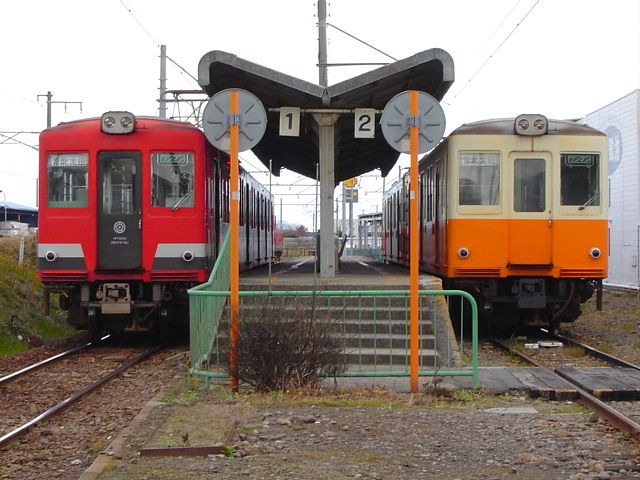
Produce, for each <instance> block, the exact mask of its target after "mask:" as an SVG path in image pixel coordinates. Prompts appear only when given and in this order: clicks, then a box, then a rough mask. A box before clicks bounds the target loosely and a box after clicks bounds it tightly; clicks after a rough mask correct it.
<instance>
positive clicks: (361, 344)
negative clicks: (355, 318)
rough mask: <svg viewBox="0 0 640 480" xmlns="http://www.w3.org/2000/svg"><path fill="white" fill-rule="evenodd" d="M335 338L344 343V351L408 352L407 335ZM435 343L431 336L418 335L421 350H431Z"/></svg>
mask: <svg viewBox="0 0 640 480" xmlns="http://www.w3.org/2000/svg"><path fill="white" fill-rule="evenodd" d="M337 337H338V338H339V339H340V340H341V341H343V342H344V345H345V349H346V350H351V349H354V348H367V349H370V348H372V349H376V350H382V351H385V350H386V351H387V352H388V351H389V349H400V350H402V349H406V350H407V351H408V350H409V336H408V335H397V334H390V335H380V334H377V335H370V334H357V335H350V334H342V335H340V334H338V335H337ZM435 343H436V339H435V337H434V336H433V335H420V336H419V337H418V346H419V348H421V349H433V348H434V347H435Z"/></svg>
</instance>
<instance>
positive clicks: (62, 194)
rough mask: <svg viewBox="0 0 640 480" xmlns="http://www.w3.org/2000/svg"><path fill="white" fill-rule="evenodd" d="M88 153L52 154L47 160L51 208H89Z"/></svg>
mask: <svg viewBox="0 0 640 480" xmlns="http://www.w3.org/2000/svg"><path fill="white" fill-rule="evenodd" d="M88 165H89V155H88V154H86V153H50V154H49V156H48V158H47V180H48V186H49V192H48V205H49V207H66V208H70V207H86V206H87V183H88V182H87V168H88Z"/></svg>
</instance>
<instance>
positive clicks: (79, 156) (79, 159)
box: [49, 153, 88, 167]
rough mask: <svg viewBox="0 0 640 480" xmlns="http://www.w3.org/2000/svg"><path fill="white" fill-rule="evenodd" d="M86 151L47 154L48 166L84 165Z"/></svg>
mask: <svg viewBox="0 0 640 480" xmlns="http://www.w3.org/2000/svg"><path fill="white" fill-rule="evenodd" d="M87 157H88V156H87V154H86V153H56V154H52V155H49V166H50V167H86V166H87V163H88V159H87Z"/></svg>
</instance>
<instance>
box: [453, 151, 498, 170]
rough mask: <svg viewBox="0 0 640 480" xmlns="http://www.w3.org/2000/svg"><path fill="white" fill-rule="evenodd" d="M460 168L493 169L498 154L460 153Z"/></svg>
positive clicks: (496, 163) (496, 162)
mask: <svg viewBox="0 0 640 480" xmlns="http://www.w3.org/2000/svg"><path fill="white" fill-rule="evenodd" d="M459 158H460V166H461V167H495V166H497V165H498V161H499V160H500V154H499V153H495V152H460V157H459Z"/></svg>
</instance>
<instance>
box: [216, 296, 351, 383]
mask: <svg viewBox="0 0 640 480" xmlns="http://www.w3.org/2000/svg"><path fill="white" fill-rule="evenodd" d="M265 302H267V303H263V304H262V305H260V306H258V305H254V306H253V308H251V309H248V308H247V307H246V306H243V308H242V313H241V320H240V339H239V341H238V380H239V381H240V382H244V383H247V384H249V385H251V386H252V387H253V388H254V389H255V390H256V391H259V392H268V391H274V390H281V391H287V390H290V389H296V388H303V387H315V386H317V384H318V381H319V380H320V377H321V376H325V375H336V374H337V373H339V372H342V371H344V370H345V368H346V366H345V362H344V351H343V341H342V340H341V339H340V338H339V337H338V336H337V335H336V328H335V322H333V321H332V320H330V319H329V318H328V316H325V317H321V316H320V315H318V312H317V311H316V309H315V308H314V302H315V299H313V300H311V301H310V302H309V303H308V304H305V305H303V304H301V302H300V303H298V302H296V303H295V305H291V304H289V305H284V302H283V304H279V305H276V304H274V303H272V302H271V299H269V300H265ZM227 315H228V313H227ZM222 350H223V355H222V358H223V361H224V362H225V363H224V365H225V368H227V370H228V369H229V363H228V358H229V356H228V355H229V345H228V340H226V341H225V342H224V345H223V349H222Z"/></svg>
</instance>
